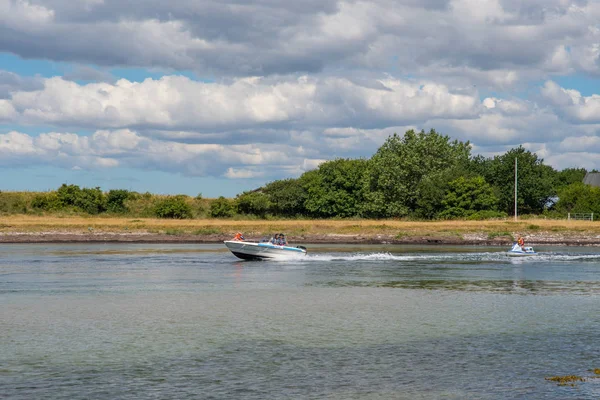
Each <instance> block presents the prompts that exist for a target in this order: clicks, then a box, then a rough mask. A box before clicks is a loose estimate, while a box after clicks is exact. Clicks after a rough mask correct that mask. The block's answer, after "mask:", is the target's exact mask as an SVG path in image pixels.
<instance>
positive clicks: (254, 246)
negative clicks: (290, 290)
mask: <svg viewBox="0 0 600 400" xmlns="http://www.w3.org/2000/svg"><path fill="white" fill-rule="evenodd" d="M224 243H225V246H227V248H228V249H229V250H230V251H231V253H233V255H234V256H236V257H238V258H241V259H242V260H269V259H290V258H298V257H303V256H305V255H306V249H304V248H300V247H291V246H277V245H274V244H271V243H255V242H243V241H237V240H226V241H225V242H224Z"/></svg>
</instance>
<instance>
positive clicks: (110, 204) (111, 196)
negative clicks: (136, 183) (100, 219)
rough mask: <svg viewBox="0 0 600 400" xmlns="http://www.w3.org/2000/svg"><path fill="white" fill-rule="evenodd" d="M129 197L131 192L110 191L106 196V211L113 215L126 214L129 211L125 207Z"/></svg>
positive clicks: (122, 190) (121, 190)
mask: <svg viewBox="0 0 600 400" xmlns="http://www.w3.org/2000/svg"><path fill="white" fill-rule="evenodd" d="M129 197H130V192H129V190H124V189H116V190H109V192H108V194H107V195H106V210H107V211H108V212H112V213H126V212H127V211H128V210H127V207H126V206H125V201H126V200H127V199H129Z"/></svg>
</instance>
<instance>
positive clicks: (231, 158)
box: [0, 129, 321, 179]
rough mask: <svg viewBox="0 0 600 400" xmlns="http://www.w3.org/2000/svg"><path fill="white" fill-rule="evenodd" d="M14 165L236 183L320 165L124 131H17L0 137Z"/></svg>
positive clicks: (0, 147)
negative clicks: (177, 174)
mask: <svg viewBox="0 0 600 400" xmlns="http://www.w3.org/2000/svg"><path fill="white" fill-rule="evenodd" d="M15 162H17V163H18V165H58V166H61V167H63V168H71V169H103V168H113V167H117V166H123V167H130V168H141V169H152V170H161V171H169V172H181V173H184V174H187V175H192V176H223V177H227V178H234V179H238V178H256V177H272V178H273V177H280V176H281V175H282V173H289V171H293V172H294V173H297V172H298V171H299V168H300V169H302V168H303V167H302V166H303V165H314V164H315V163H318V162H321V160H311V159H308V158H306V154H305V153H304V152H303V151H302V150H301V149H296V148H294V147H291V146H288V145H285V144H275V145H273V144H271V145H269V144H264V145H250V144H249V145H238V144H232V145H214V144H213V145H210V144H184V143H175V142H168V141H160V140H153V139H148V138H144V137H141V136H140V135H138V134H137V133H136V132H133V131H130V130H127V129H123V130H116V131H104V130H102V131H96V132H95V133H94V134H93V135H91V136H81V135H77V134H73V133H57V132H49V133H42V134H40V135H39V136H30V135H27V134H24V133H20V132H15V131H11V132H9V133H6V134H0V166H10V165H14V163H15ZM273 165H276V166H277V169H273ZM300 172H302V171H300Z"/></svg>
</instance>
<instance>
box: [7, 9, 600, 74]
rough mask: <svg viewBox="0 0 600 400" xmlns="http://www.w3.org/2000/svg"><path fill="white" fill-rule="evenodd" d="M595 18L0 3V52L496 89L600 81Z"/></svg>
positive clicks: (597, 14)
mask: <svg viewBox="0 0 600 400" xmlns="http://www.w3.org/2000/svg"><path fill="white" fill-rule="evenodd" d="M599 18H600V4H599V3H598V2H597V1H581V0H570V1H568V0H544V1H537V0H535V1H528V2H522V1H514V0H502V1H500V0H452V1H450V0H440V1H437V0H427V1H414V0H404V1H392V0H372V1H368V2H367V1H354V0H323V1H314V0H311V1H304V2H302V4H301V5H300V4H295V3H294V2H273V1H270V0H256V1H253V2H250V3H245V2H242V3H240V2H237V1H216V0H203V1H196V0H180V1H177V2H164V1H159V0H146V1H144V2H143V4H142V3H140V2H138V1H118V0H105V1H100V0H92V1H85V2H82V1H78V2H72V1H64V0H37V1H35V2H33V1H25V0H0V22H1V23H0V51H8V52H12V53H15V54H18V55H20V56H23V57H32V56H35V57H44V58H48V59H52V60H56V61H75V62H79V63H83V64H89V63H92V64H98V65H104V66H136V67H161V68H166V69H175V70H194V71H196V72H198V73H199V74H200V75H201V76H211V75H215V74H216V75H218V76H253V75H261V76H268V75H279V74H291V73H292V74H293V73H318V72H327V73H330V72H334V73H335V74H337V75H340V74H342V75H347V76H350V75H351V74H352V73H351V71H355V70H360V69H362V68H369V69H371V70H375V71H377V72H380V73H381V72H390V71H392V70H394V69H396V68H397V69H398V70H400V71H401V73H410V74H412V75H415V74H420V73H422V72H426V71H427V70H428V69H430V68H443V69H445V70H446V72H445V73H446V74H452V75H454V76H455V77H462V76H464V74H465V73H467V74H469V73H470V74H475V75H479V77H480V79H485V78H488V79H489V82H487V83H488V84H490V85H496V84H502V85H506V84H509V83H511V82H512V83H513V84H514V83H515V82H514V80H515V79H517V78H519V77H521V76H522V75H523V73H524V74H526V75H527V74H534V73H535V74H537V75H538V76H540V74H547V73H557V72H558V73H561V72H562V73H564V72H566V71H570V70H575V71H585V72H588V73H593V74H598V73H600V67H599V65H598V62H597V61H598V57H599V47H598V38H599V33H598V27H597V21H598V20H599ZM224 27H226V29H225V28H224ZM123 38H127V40H123ZM506 74H508V76H504V77H502V75H506Z"/></svg>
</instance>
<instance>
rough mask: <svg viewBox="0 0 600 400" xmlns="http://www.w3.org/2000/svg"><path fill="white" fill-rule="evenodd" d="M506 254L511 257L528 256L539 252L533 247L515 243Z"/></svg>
mask: <svg viewBox="0 0 600 400" xmlns="http://www.w3.org/2000/svg"><path fill="white" fill-rule="evenodd" d="M506 254H507V255H508V256H510V257H527V256H534V255H536V254H537V253H536V252H535V251H534V250H533V248H532V247H525V248H522V247H521V246H519V245H517V244H515V245H513V247H512V249H510V250H509V251H507V252H506Z"/></svg>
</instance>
